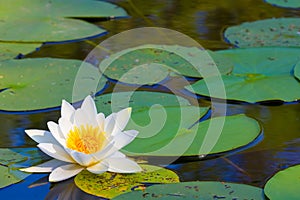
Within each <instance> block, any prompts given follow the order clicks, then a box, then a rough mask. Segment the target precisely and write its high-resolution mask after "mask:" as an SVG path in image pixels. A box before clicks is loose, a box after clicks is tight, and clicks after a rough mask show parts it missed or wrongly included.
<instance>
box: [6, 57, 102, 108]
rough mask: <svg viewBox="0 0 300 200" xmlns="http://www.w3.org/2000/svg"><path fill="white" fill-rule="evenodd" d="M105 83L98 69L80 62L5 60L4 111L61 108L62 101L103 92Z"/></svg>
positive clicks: (79, 98)
mask: <svg viewBox="0 0 300 200" xmlns="http://www.w3.org/2000/svg"><path fill="white" fill-rule="evenodd" d="M83 69H84V70H83ZM100 77H101V78H100ZM105 83H106V79H105V78H104V77H103V76H102V75H101V74H100V72H99V71H98V69H97V68H95V67H94V66H92V65H90V64H88V63H84V62H82V61H80V60H66V59H54V58H38V59H22V60H7V61H2V62H0V110H5V111H32V110H40V109H47V108H53V107H58V106H60V105H61V101H62V99H66V100H67V101H69V102H77V101H80V100H82V99H84V98H85V96H87V95H89V94H93V93H95V92H97V91H99V90H101V89H102V88H103V87H104V85H105Z"/></svg>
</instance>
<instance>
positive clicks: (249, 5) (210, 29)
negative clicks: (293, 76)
mask: <svg viewBox="0 0 300 200" xmlns="http://www.w3.org/2000/svg"><path fill="white" fill-rule="evenodd" d="M110 2H113V3H116V4H118V5H120V6H122V7H123V8H125V9H126V10H127V11H128V13H129V15H130V16H131V17H129V18H125V19H118V20H110V21H102V20H101V21H99V20H94V19H93V20H91V21H92V22H93V23H95V24H97V25H100V26H102V27H104V28H105V29H107V30H108V31H109V33H108V34H107V35H105V36H103V37H99V38H94V39H92V40H90V41H91V42H93V43H95V44H98V43H100V42H101V41H103V40H105V39H106V38H109V37H110V36H112V35H115V34H117V33H120V32H122V31H125V30H129V29H132V28H138V27H145V26H157V27H165V28H169V29H173V30H176V31H179V32H181V33H184V34H186V35H188V36H190V37H191V38H193V39H194V40H196V41H197V42H199V43H200V44H201V45H202V46H203V47H205V48H207V49H211V50H219V49H227V48H232V46H231V45H229V44H227V43H226V42H224V40H223V39H222V31H223V30H224V28H226V27H228V26H231V25H236V24H239V23H242V22H245V21H254V20H258V19H265V18H271V17H299V16H300V11H296V10H289V9H283V8H276V7H272V6H271V5H269V4H266V3H264V2H263V1H262V0H239V1H238V0H226V1H224V0H194V1H183V0H177V1H176V0H173V1H172V0H153V1H143V0H132V1H125V0H124V1H122V0H112V1H110ZM93 48H94V46H93V45H91V44H90V43H87V42H84V41H82V42H74V43H67V44H46V45H44V46H43V47H42V48H41V49H40V50H39V51H38V52H35V53H32V54H30V55H28V56H27V57H58V58H74V59H82V60H83V59H84V58H85V57H86V56H87V55H88V53H89V52H90V51H91V50H92V49H93ZM110 89H111V88H110ZM201 103H203V101H202V100H201ZM204 103H205V102H204ZM206 103H207V102H206ZM238 113H245V114H246V115H248V116H250V117H253V118H255V119H257V120H258V121H259V122H260V123H261V125H262V127H263V132H264V139H263V141H262V142H260V143H259V144H258V145H256V146H255V147H252V148H249V149H247V150H245V151H242V152H239V153H236V154H233V155H229V156H227V157H221V158H217V159H213V160H207V161H197V162H188V163H184V164H176V165H175V164H174V165H171V166H170V168H171V169H173V170H175V171H176V172H177V173H178V174H179V176H180V178H181V180H182V181H195V180H199V181H202V180H215V181H229V182H237V183H246V184H250V185H254V186H259V187H263V185H264V184H265V182H266V180H267V179H268V178H269V177H270V176H271V175H273V174H274V173H275V172H277V171H279V170H281V169H284V168H286V167H289V166H291V165H294V164H298V163H300V145H299V144H300V139H299V138H300V137H299V136H300V123H299V122H300V104H284V105H273V106H271V105H267V106H266V105H257V104H251V105H238V104H229V105H228V115H231V114H238ZM59 115H60V113H59V111H51V112H46V113H37V114H8V113H1V114H0V122H1V126H0V134H1V140H0V147H28V146H35V143H34V142H33V141H31V140H30V139H28V138H27V136H25V133H24V129H27V128H37V129H46V123H47V121H49V120H53V121H56V120H57V119H58V118H59ZM241 131H242V130H241ZM43 176H45V175H33V176H30V177H29V178H27V179H26V180H25V181H24V182H22V183H19V184H16V185H12V186H10V187H7V188H4V189H1V190H0V195H1V199H2V197H5V198H3V199H32V200H34V199H44V198H45V197H46V195H47V193H48V192H49V191H50V189H51V191H52V192H50V193H48V196H47V199H55V198H57V195H58V194H61V195H63V194H65V193H67V192H73V195H74V198H73V199H93V198H92V197H91V196H89V195H87V194H84V193H83V192H81V191H80V190H78V189H76V187H74V185H73V184H72V181H69V182H64V183H61V184H56V185H50V184H49V183H46V184H44V185H43V184H42V185H41V186H38V187H30V188H28V186H29V185H30V184H32V183H34V182H35V181H37V180H38V179H40V178H43ZM44 182H46V177H44V179H42V180H40V181H38V183H36V184H38V185H40V184H41V183H44ZM36 184H35V185H36ZM16 191H18V192H16ZM63 191H64V192H63ZM62 192H63V193H62ZM54 194H57V195H54ZM95 199H96V198H95Z"/></svg>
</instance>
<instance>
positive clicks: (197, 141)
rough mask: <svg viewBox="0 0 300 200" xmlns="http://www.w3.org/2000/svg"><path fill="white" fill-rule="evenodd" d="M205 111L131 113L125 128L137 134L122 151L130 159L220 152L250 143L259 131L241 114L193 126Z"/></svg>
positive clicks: (169, 109) (176, 109)
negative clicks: (137, 132) (133, 157)
mask: <svg viewBox="0 0 300 200" xmlns="http://www.w3.org/2000/svg"><path fill="white" fill-rule="evenodd" d="M206 111H207V108H199V107H194V106H187V107H165V108H162V107H157V108H152V109H151V110H150V111H149V110H144V111H140V112H134V113H133V114H132V117H131V120H130V121H129V124H128V125H127V127H126V129H135V130H138V131H139V132H140V133H139V135H138V136H137V137H136V138H135V139H134V141H132V142H131V143H130V144H128V145H127V146H126V147H124V148H123V149H122V151H123V152H124V153H125V154H127V155H132V156H168V157H170V156H171V157H180V156H199V155H201V156H202V155H207V154H216V153H224V152H226V151H230V150H234V149H237V148H240V147H243V146H245V145H247V144H249V143H251V142H252V141H253V140H255V139H256V138H257V137H258V136H259V134H260V132H261V129H260V126H259V124H258V122H257V121H256V120H254V119H252V118H249V117H246V116H245V115H235V116H228V117H216V118H211V119H209V120H205V121H202V122H200V123H199V124H195V122H197V121H198V120H199V119H200V118H201V117H202V116H203V115H204V114H205V113H206ZM193 124H195V125H194V126H193V127H192V128H191V126H192V125H193ZM241 130H243V131H241ZM206 138H209V139H208V140H207V139H206ZM141 145H142V147H143V148H141Z"/></svg>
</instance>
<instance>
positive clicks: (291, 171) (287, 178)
mask: <svg viewBox="0 0 300 200" xmlns="http://www.w3.org/2000/svg"><path fill="white" fill-rule="evenodd" d="M299 184H300V165H296V166H293V167H289V168H287V169H285V170H282V171H280V172H278V173H276V174H275V175H274V176H273V177H272V178H271V179H269V180H268V182H267V183H266V185H265V188H264V192H265V194H266V196H267V197H268V198H269V199H272V200H281V199H289V200H298V199H299V197H300V195H299Z"/></svg>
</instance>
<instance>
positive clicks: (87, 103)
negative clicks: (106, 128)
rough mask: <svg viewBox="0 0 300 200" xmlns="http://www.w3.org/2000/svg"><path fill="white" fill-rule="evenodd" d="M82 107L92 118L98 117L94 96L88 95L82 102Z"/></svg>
mask: <svg viewBox="0 0 300 200" xmlns="http://www.w3.org/2000/svg"><path fill="white" fill-rule="evenodd" d="M81 108H82V109H83V110H84V111H85V112H86V113H88V115H89V116H91V117H92V118H96V115H97V108H96V105H95V102H94V100H93V98H92V97H91V96H90V95H88V96H87V97H86V98H85V99H84V101H83V102H82V105H81Z"/></svg>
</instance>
